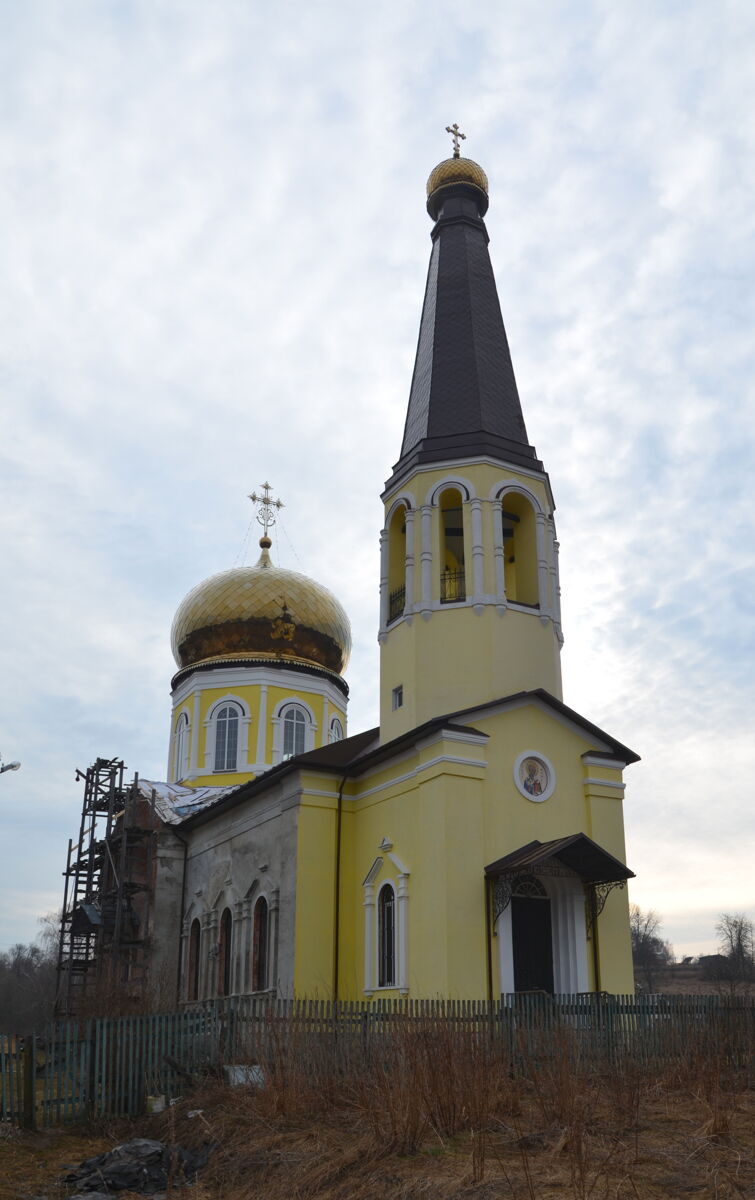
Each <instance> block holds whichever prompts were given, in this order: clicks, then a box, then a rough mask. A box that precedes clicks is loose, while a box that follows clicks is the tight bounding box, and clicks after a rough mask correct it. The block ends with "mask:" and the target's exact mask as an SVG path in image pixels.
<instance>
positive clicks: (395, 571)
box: [388, 504, 406, 625]
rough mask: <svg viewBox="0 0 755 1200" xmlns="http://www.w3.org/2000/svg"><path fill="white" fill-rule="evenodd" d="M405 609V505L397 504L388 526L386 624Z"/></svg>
mask: <svg viewBox="0 0 755 1200" xmlns="http://www.w3.org/2000/svg"><path fill="white" fill-rule="evenodd" d="M405 607H406V505H405V504H399V505H398V506H397V508H396V510H395V512H394V513H393V516H392V517H391V519H390V523H389V525H388V624H389V625H390V624H391V622H392V621H397V620H398V619H399V617H401V616H403V614H404V609H405Z"/></svg>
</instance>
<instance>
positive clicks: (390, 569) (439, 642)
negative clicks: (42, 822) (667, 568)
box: [69, 131, 638, 1004]
mask: <svg viewBox="0 0 755 1200" xmlns="http://www.w3.org/2000/svg"><path fill="white" fill-rule="evenodd" d="M450 132H451V131H450ZM456 132H457V134H458V131H456ZM454 140H455V147H454V154H453V157H452V158H449V159H447V160H445V161H444V162H441V163H440V164H439V165H438V166H437V167H436V168H435V169H434V170H433V171H432V173H431V175H430V178H429V180H428V183H427V211H428V213H429V215H430V218H431V220H432V222H433V227H432V233H431V239H432V251H431V255H430V265H429V270H428V276H427V285H426V290H425V297H424V304H423V308H422V316H421V321H420V329H419V340H418V346H417V356H416V362H415V366H414V374H413V377H412V380H411V386H410V390H409V402H408V409H407V416H406V424H405V429H404V436H403V442H402V445H401V447H400V451H399V455H398V459H397V461H396V463H395V465H394V466H393V469H392V471H391V474H390V478H389V479H388V482H387V483H386V486H385V491H384V493H383V496H382V499H383V503H384V506H385V519H384V528H383V531H382V533H381V538H380V547H381V549H380V562H379V564H378V562H377V561H376V563H375V568H376V575H377V573H378V568H379V579H380V628H379V633H378V639H379V643H380V725H379V727H378V728H375V729H370V730H367V731H366V732H362V733H357V734H355V735H349V734H348V712H347V708H348V688H347V685H346V683H345V681H344V679H343V671H344V669H345V667H346V664H347V662H348V657H349V651H350V628H349V622H348V618H347V616H346V614H345V612H344V610H343V608H342V607H341V605H340V603H339V602H338V600H337V599H336V598H335V597H334V596H333V595H332V594H331V593H330V592H329V591H328V590H327V589H325V588H324V587H322V586H321V585H320V584H318V583H316V582H314V581H313V580H311V579H308V578H306V577H305V576H303V575H300V574H298V573H296V572H293V571H288V570H284V569H282V568H280V567H277V566H276V565H275V562H274V559H275V549H274V545H273V539H272V535H273V534H274V530H275V512H276V506H277V505H278V504H279V503H280V502H279V501H275V500H273V499H272V495H271V490H270V488H269V485H267V484H265V485H263V488H262V491H261V493H260V494H259V495H256V494H255V495H254V496H253V497H252V499H253V500H255V501H256V502H257V504H258V508H259V515H260V520H261V523H262V525H263V530H264V536H263V537H262V539H261V541H260V548H261V553H260V557H259V560H258V562H257V563H256V565H254V566H251V567H239V568H234V569H232V570H226V571H222V572H221V573H220V574H218V575H214V576H213V577H211V578H210V579H207V580H205V581H204V582H203V583H200V584H199V585H198V586H197V587H195V588H194V589H193V590H192V591H191V592H190V593H189V595H188V596H186V598H185V599H184V600H183V602H182V603H181V605H180V606H179V608H178V611H177V613H176V617H175V620H174V624H173V631H172V645H173V653H174V656H175V659H176V665H177V672H176V674H175V676H174V678H173V683H172V717H171V726H170V745H169V768H168V781H167V783H165V784H150V783H145V782H142V783H141V784H140V785H139V786H140V789H141V791H140V794H141V795H142V797H143V798H146V797H147V796H150V797H151V805H152V813H153V817H154V822H153V824H154V830H153V833H154V838H155V853H154V855H153V856H152V858H151V859H150V864H151V865H150V867H149V871H150V876H149V880H148V887H147V889H146V891H147V896H146V899H145V901H144V902H143V903H142V908H141V911H140V913H139V915H138V920H139V921H141V923H142V925H143V927H144V930H145V931H146V932H147V933H148V943H149V974H150V976H151V978H152V979H153V980H154V981H156V980H158V979H159V980H161V981H162V983H161V988H162V991H161V1002H162V1003H163V1004H165V1003H166V1001H167V1002H169V1003H170V1004H176V1003H179V1004H185V1003H190V1002H192V1001H197V1000H202V999H205V998H210V997H215V996H218V995H249V994H263V993H269V994H274V995H278V996H282V997H291V996H297V997H318V998H320V999H340V1000H360V999H366V998H369V997H379V996H385V997H389V998H394V997H395V998H397V997H403V996H408V997H414V998H431V997H448V998H468V999H485V998H491V999H492V998H496V997H498V996H499V995H500V994H502V993H512V992H521V991H546V992H555V993H576V992H588V991H607V992H620V993H624V992H631V991H633V990H634V983H633V973H632V959H631V948H630V936H629V918H628V901H627V893H626V887H625V884H626V881H627V879H628V878H630V877H631V876H632V872H631V871H630V870H629V869H628V868H627V866H626V865H625V848H624V822H623V811H622V804H623V795H624V782H623V771H624V768H625V767H626V766H628V765H629V764H630V763H633V762H636V761H637V758H638V756H637V755H636V754H635V753H634V752H633V751H632V750H630V749H628V748H627V747H626V746H624V745H622V744H621V743H620V742H618V741H617V740H616V739H615V738H614V737H612V736H611V735H610V734H609V733H606V732H605V731H604V730H602V729H599V728H597V727H596V726H595V725H594V724H592V723H591V722H590V721H589V720H588V719H586V718H585V717H583V716H581V715H580V714H579V713H577V712H575V711H574V710H573V709H571V708H569V707H568V706H567V705H566V704H565V703H564V701H563V698H562V690H561V671H560V651H561V645H562V641H563V635H562V630H561V614H560V604H559V568H558V541H557V538H556V528H555V524H554V515H553V514H554V502H553V496H552V493H551V485H550V480H549V478H548V475H547V473H546V471H545V469H544V467H543V464H542V462H540V460H539V459H538V458H537V455H536V452H535V449H534V447H533V446H532V445H531V444H530V442H529V439H528V435H527V430H526V428H525V423H524V417H523V413H522V407H521V403H520V399H519V392H518V388H517V384H516V380H515V377H514V371H513V367H512V363H511V357H510V354H509V348H508V343H507V338H506V332H505V329H504V325H503V320H502V316H501V310H500V306H499V302H498V295H497V291H496V284H495V279H494V276H493V270H492V267H491V262H490V257H489V253H488V234H487V231H486V227H485V223H484V217H485V213H486V211H487V208H488V181H487V177H486V175H485V172H484V171H483V170H482V168H481V167H480V166H478V164H477V163H475V162H473V161H472V160H471V159H468V158H464V157H461V156H460V154H459V149H458V136H456V135H455V139H454ZM145 803H146V800H145ZM114 828H115V826H114ZM145 861H146V860H145ZM89 901H90V910H92V911H95V910H97V911H99V910H98V909H97V905H98V901H97V898H96V897H90V898H89ZM69 907H70V906H69ZM101 908H102V906H101V905H100V909H101ZM90 915H91V914H90ZM93 919H94V918H93ZM134 921H135V923H136V922H137V917H136V916H135V917H134ZM165 981H169V982H168V984H167V987H168V991H167V993H166V990H165V988H166V983H165ZM153 986H154V987H156V984H154V985H153Z"/></svg>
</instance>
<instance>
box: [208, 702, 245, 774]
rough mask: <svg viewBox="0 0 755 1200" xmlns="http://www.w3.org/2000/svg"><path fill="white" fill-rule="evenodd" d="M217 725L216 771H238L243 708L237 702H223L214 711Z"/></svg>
mask: <svg viewBox="0 0 755 1200" xmlns="http://www.w3.org/2000/svg"><path fill="white" fill-rule="evenodd" d="M213 725H214V727H215V750H214V755H213V770H214V771H223V772H226V771H236V770H237V769H238V756H239V740H240V739H239V730H240V726H241V709H240V708H239V706H238V705H237V704H232V703H223V704H221V705H220V706H219V707H218V708H216V709H215V711H214V713H213Z"/></svg>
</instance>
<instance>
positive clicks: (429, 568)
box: [420, 504, 433, 620]
mask: <svg viewBox="0 0 755 1200" xmlns="http://www.w3.org/2000/svg"><path fill="white" fill-rule="evenodd" d="M420 512H421V514H422V549H421V550H420V566H421V570H422V600H421V604H422V615H423V616H424V617H425V620H427V618H428V617H429V616H430V613H431V611H432V604H433V544H432V532H433V529H432V519H433V510H432V507H431V505H429V504H423V505H422V508H421V509H420Z"/></svg>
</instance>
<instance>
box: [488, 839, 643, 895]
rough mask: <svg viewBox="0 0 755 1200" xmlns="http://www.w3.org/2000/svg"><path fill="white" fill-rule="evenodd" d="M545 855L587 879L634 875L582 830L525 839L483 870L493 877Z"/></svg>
mask: <svg viewBox="0 0 755 1200" xmlns="http://www.w3.org/2000/svg"><path fill="white" fill-rule="evenodd" d="M549 858H557V859H559V860H560V861H561V862H562V863H563V864H564V866H567V867H571V869H572V870H573V871H576V872H577V874H578V875H581V876H582V877H583V879H585V880H586V881H587V882H588V883H620V882H621V880H627V879H634V878H635V875H634V871H630V870H629V867H627V866H626V864H625V863H623V862H621V861H620V860H619V859H618V858H616V857H615V856H614V855H613V854H610V853H609V851H608V850H604V849H603V847H602V846H599V845H598V843H597V842H594V841H593V840H592V838H589V837H588V836H587V834H586V833H572V834H569V835H568V837H563V838H556V839H555V840H554V841H552V842H538V841H534V842H527V843H526V845H524V846H520V847H519V849H518V850H512V852H511V853H510V854H505V855H504V856H503V858H498V859H496V861H495V862H493V863H489V865H488V866H487V867H486V868H485V874H486V875H487V876H488V877H489V878H493V879H494V878H496V877H497V876H499V875H505V874H508V873H510V872H520V871H526V870H535V869H536V868H537V866H538V865H539V864H540V863H543V862H545V860H546V859H549Z"/></svg>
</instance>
